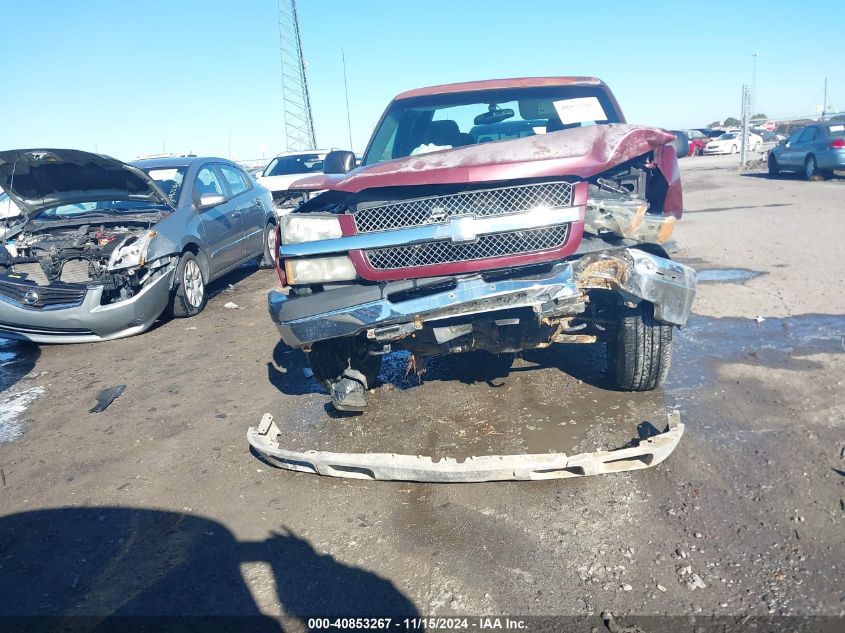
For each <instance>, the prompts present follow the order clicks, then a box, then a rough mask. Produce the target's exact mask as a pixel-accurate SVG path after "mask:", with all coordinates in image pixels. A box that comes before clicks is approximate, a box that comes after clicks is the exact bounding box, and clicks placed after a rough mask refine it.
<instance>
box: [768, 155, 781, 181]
mask: <svg viewBox="0 0 845 633" xmlns="http://www.w3.org/2000/svg"><path fill="white" fill-rule="evenodd" d="M768 164H769V176H771V177H772V178H777V177H778V176H780V167H779V166H778V159H777V158H775V157H774V155H772V154H769V161H768Z"/></svg>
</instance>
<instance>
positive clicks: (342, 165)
mask: <svg viewBox="0 0 845 633" xmlns="http://www.w3.org/2000/svg"><path fill="white" fill-rule="evenodd" d="M353 169H355V154H354V153H352V152H350V151H347V150H344V149H336V150H334V151H333V152H329V153H328V154H326V158H325V160H324V161H323V173H324V174H346V173H349V172H350V171H352V170H353Z"/></svg>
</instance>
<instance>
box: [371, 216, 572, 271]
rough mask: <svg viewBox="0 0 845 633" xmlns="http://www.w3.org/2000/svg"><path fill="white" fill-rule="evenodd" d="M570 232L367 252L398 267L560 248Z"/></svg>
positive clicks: (381, 265)
mask: <svg viewBox="0 0 845 633" xmlns="http://www.w3.org/2000/svg"><path fill="white" fill-rule="evenodd" d="M568 235H569V225H568V224H561V225H558V226H551V227H543V228H540V229H529V230H525V231H513V232H511V233H493V234H490V235H482V236H480V237H479V238H478V239H477V240H476V241H474V242H458V243H455V242H452V241H450V240H444V241H437V242H426V243H424V244H416V245H413V246H393V247H390V248H376V249H372V250H369V251H365V253H366V256H367V259H368V260H369V262H370V266H372V267H373V268H374V269H376V270H396V269H399V268H415V267H417V266H431V265H434V264H452V263H455V262H466V261H475V260H479V259H489V258H491V257H506V256H508V255H521V254H525V253H537V252H540V251H546V250H551V249H554V248H560V247H561V246H563V245H564V244H565V243H566V238H567V236H568Z"/></svg>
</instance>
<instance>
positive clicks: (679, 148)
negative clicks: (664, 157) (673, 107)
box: [669, 130, 690, 158]
mask: <svg viewBox="0 0 845 633" xmlns="http://www.w3.org/2000/svg"><path fill="white" fill-rule="evenodd" d="M669 131H670V132H671V133H672V134H674V135H675V140H674V141H672V146H673V147H674V148H675V154H677V156H678V158H685V157H687V156H689V153H690V151H689V136H687V133H686V132H682V131H681V130H669Z"/></svg>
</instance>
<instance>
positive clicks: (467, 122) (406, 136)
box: [363, 86, 622, 165]
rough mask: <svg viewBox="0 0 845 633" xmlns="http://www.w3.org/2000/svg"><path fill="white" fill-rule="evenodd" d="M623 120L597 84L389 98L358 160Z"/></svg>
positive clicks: (367, 161)
mask: <svg viewBox="0 0 845 633" xmlns="http://www.w3.org/2000/svg"><path fill="white" fill-rule="evenodd" d="M621 120H622V116H621V114H620V113H619V112H618V110H617V108H616V106H615V104H614V102H613V100H612V99H611V98H610V95H609V93H608V92H607V90H606V89H605V88H603V87H601V86H554V87H542V88H508V89H501V90H483V91H477V92H459V93H451V94H442V95H431V96H425V97H416V98H411V99H401V100H398V101H394V102H393V103H392V104H391V105H390V107H389V108H388V110H387V112H386V113H385V115H384V117H383V118H382V121H381V124H380V125H379V126H378V128H377V129H376V131H375V133H374V134H373V138H372V141H371V142H370V146H369V147H368V148H367V152H366V154H365V155H364V159H363V164H364V165H372V164H374V163H379V162H381V161H385V160H391V159H394V158H404V157H406V156H414V155H418V154H424V153H427V152H433V151H438V150H443V149H451V148H453V147H464V146H467V145H478V144H481V143H489V142H493V141H505V140H511V139H515V138H521V137H524V136H533V135H535V134H546V133H548V132H556V131H558V130H565V129H568V128H575V127H582V126H586V125H597V124H605V123H618V122H620V121H621Z"/></svg>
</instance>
